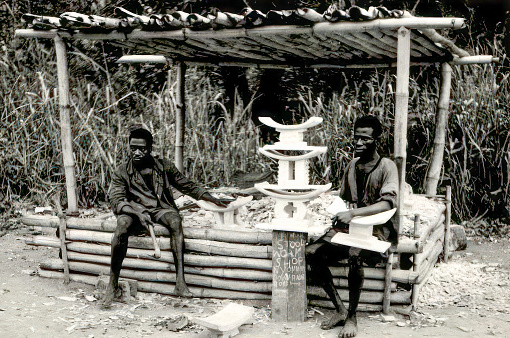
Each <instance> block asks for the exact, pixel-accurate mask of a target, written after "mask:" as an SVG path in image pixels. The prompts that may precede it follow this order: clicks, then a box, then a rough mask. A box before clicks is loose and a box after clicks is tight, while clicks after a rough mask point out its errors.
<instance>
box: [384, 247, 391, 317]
mask: <svg viewBox="0 0 510 338" xmlns="http://www.w3.org/2000/svg"><path fill="white" fill-rule="evenodd" d="M392 269H393V252H390V254H389V256H388V261H387V262H386V273H385V276H384V292H383V313H385V314H388V313H389V312H390V305H391V271H392Z"/></svg>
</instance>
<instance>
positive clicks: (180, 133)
mask: <svg viewBox="0 0 510 338" xmlns="http://www.w3.org/2000/svg"><path fill="white" fill-rule="evenodd" d="M185 77H186V64H185V63H184V62H178V63H177V93H176V95H175V100H176V103H177V112H176V114H175V166H176V167H177V169H178V170H179V171H180V172H184V164H183V158H184V150H183V148H184V132H185V121H186V104H185V96H184V95H185V89H184V88H185Z"/></svg>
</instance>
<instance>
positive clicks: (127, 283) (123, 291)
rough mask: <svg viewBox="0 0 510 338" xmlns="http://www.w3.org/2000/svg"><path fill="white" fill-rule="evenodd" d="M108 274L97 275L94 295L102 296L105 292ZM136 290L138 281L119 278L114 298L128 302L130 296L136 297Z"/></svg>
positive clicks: (108, 278)
mask: <svg viewBox="0 0 510 338" xmlns="http://www.w3.org/2000/svg"><path fill="white" fill-rule="evenodd" d="M109 280H110V276H105V275H102V276H99V277H98V278H97V282H96V295H97V296H98V297H102V295H103V294H104V293H105V291H106V288H107V287H108V283H109ZM137 291H138V281H136V280H133V279H124V278H120V279H119V290H118V291H117V293H116V295H115V298H116V299H118V300H119V301H121V302H125V303H127V302H129V300H130V297H136V294H137Z"/></svg>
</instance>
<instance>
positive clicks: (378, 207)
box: [333, 201, 391, 224]
mask: <svg viewBox="0 0 510 338" xmlns="http://www.w3.org/2000/svg"><path fill="white" fill-rule="evenodd" d="M390 209H391V203H390V202H388V201H380V202H377V203H375V204H372V205H368V206H366V207H362V208H357V209H352V210H347V211H342V212H339V213H338V214H336V215H335V217H333V223H334V224H336V222H340V223H344V224H349V223H350V222H351V220H352V219H353V218H354V217H359V216H370V215H375V214H378V213H381V212H384V211H388V210H390Z"/></svg>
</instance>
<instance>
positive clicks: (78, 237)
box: [66, 229, 272, 258]
mask: <svg viewBox="0 0 510 338" xmlns="http://www.w3.org/2000/svg"><path fill="white" fill-rule="evenodd" d="M66 235H67V238H68V239H69V240H72V241H88V242H98V243H105V244H110V243H111V239H112V236H113V235H112V234H110V233H105V232H97V231H88V230H69V229H68V230H67V234H66ZM163 239H164V240H163ZM156 240H157V241H158V242H159V247H160V249H161V250H162V251H163V250H165V251H169V250H170V249H171V247H170V239H169V238H161V237H158V238H157V239H156ZM128 247H129V248H136V249H152V247H153V244H152V240H151V239H150V238H148V237H136V236H130V237H129V242H128ZM186 250H188V251H198V252H202V253H207V254H214V255H224V256H235V257H249V258H271V252H272V248H271V246H267V245H248V244H234V243H224V242H215V241H206V240H201V239H187V240H186Z"/></svg>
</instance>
